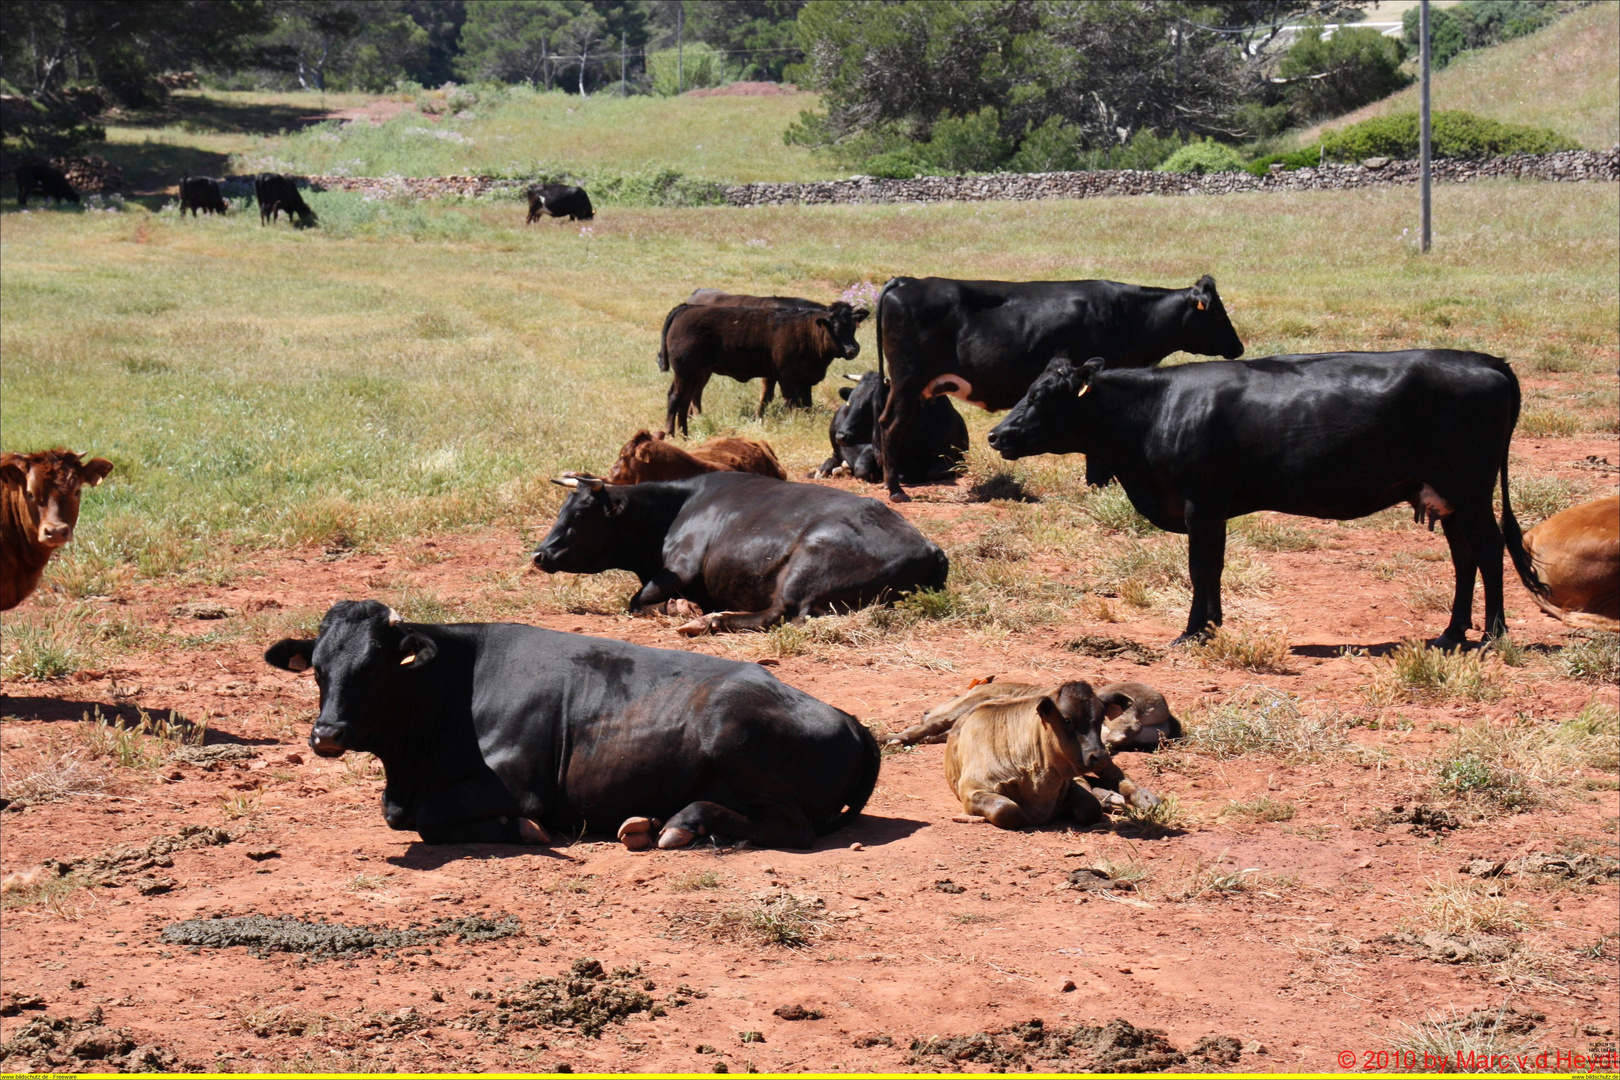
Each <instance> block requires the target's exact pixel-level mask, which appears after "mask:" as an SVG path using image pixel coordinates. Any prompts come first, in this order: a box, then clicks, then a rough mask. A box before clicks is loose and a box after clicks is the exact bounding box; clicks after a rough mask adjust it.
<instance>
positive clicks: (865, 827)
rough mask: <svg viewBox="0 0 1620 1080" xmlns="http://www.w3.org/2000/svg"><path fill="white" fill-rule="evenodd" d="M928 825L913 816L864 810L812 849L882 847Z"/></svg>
mask: <svg viewBox="0 0 1620 1080" xmlns="http://www.w3.org/2000/svg"><path fill="white" fill-rule="evenodd" d="M927 825H928V822H926V821H917V820H915V819H913V818H899V817H880V816H878V815H876V814H872V813H865V812H863V813H862V814H861V816H860V817H858V818H856V819H855V820H854V821H853V822H852V823H850V824H849V825H846V826H845V827H844V828H842V829H839V830H838V831H837V832H836V833H832V834H831V835H829V836H824V837H822V838H821V840H820V841H818V842H817V843H816V846H815V847H814V848H813V849H812V850H815V851H830V850H832V849H834V848H841V847H848V846H849V845H850V844H854V843H858V844H860V845H861V846H862V847H869V848H870V847H882V846H883V845H885V844H892V843H894V842H895V841H897V840H904V839H905V838H906V837H908V836H910V835H912V834H913V833H915V832H917V831H918V830H919V829H923V828H926V827H927Z"/></svg>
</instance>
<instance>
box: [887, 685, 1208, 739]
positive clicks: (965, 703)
mask: <svg viewBox="0 0 1620 1080" xmlns="http://www.w3.org/2000/svg"><path fill="white" fill-rule="evenodd" d="M1045 689H1047V688H1043V687H1040V686H1036V685H1035V684H1033V683H1017V682H996V677H995V676H994V675H992V676H990V677H989V678H988V679H975V680H974V681H973V684H972V685H971V686H969V687H968V689H967V692H966V693H962V694H958V695H957V696H956V697H953V698H951V700H949V701H947V702H945V703H943V704H941V705H935V706H934V707H933V708H932V709H929V710H928V711H927V712H925V713H923V717H922V719H921V720H919V721H918V722H917V723H915V724H913V725H911V726H910V727H908V728H906V729H905V730H904V731H902V732H900V733H899V734H897V735H891V736H889V738H888V739H887V740H886V741H887V742H888V743H889V745H890V746H914V745H917V744H919V743H942V742H944V741H945V739H946V737H947V736H949V735H950V733H951V729H952V728H953V727H955V726H956V722H957V721H958V720H960V719H962V717H964V716H966V715H967V714H968V713H970V712H972V711H973V710H974V709H976V708H978V706H980V705H982V704H983V703H985V702H987V701H998V700H1001V699H1004V698H1014V697H1027V696H1028V695H1030V694H1034V693H1037V692H1041V691H1043V690H1045ZM1110 694H1123V695H1124V696H1125V697H1127V698H1129V699H1130V700H1131V705H1130V707H1129V708H1127V709H1126V710H1125V711H1124V712H1122V713H1118V714H1110V715H1109V717H1108V718H1107V719H1106V720H1104V721H1103V736H1102V737H1103V746H1104V747H1105V748H1106V749H1107V750H1108V752H1109V753H1110V754H1117V753H1120V752H1121V751H1123V750H1157V749H1158V748H1159V744H1160V743H1163V742H1164V741H1166V740H1168V739H1179V738H1181V721H1179V720H1177V719H1176V718H1175V716H1174V715H1173V714H1172V713H1171V712H1170V706H1169V704H1168V703H1167V702H1166V701H1165V700H1164V695H1163V694H1161V693H1159V692H1158V691H1157V690H1155V689H1154V688H1153V687H1151V686H1148V685H1147V684H1146V683H1139V682H1120V683H1109V684H1108V685H1106V686H1104V687H1103V688H1102V689H1100V690H1098V691H1097V696H1098V697H1108V696H1109V695H1110Z"/></svg>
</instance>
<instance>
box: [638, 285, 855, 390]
mask: <svg viewBox="0 0 1620 1080" xmlns="http://www.w3.org/2000/svg"><path fill="white" fill-rule="evenodd" d="M682 303H684V304H685V305H686V306H687V307H751V308H774V309H778V310H790V311H791V310H797V311H811V310H813V311H830V310H832V308H831V306H830V305H828V304H823V303H822V302H821V301H819V300H806V299H805V298H804V297H802V296H749V295H748V294H747V293H729V292H721V291H720V290H719V289H694V290H693V291H692V295H691V296H688V297H687V298H686V299H685V300H684V301H682ZM679 310H680V309H679V308H675V309H673V310H671V311H670V313H669V314H668V315H666V316H664V333H663V336H662V337H660V338H659V339H658V370H659V371H668V370H669V324H670V320H671V319H673V318H674V317H675V312H676V311H679ZM867 314H868V312H867V310H866V309H865V308H856V309H855V323H856V325H859V324H860V322H861V320H863V319H865V318H866V316H867ZM782 400H783V401H785V402H787V403H788V404H789V405H791V406H793V407H794V408H796V409H808V408H809V407H810V388H809V387H808V386H800V385H799V384H798V383H795V382H790V381H788V380H785V379H784V380H783V381H782ZM692 411H693V412H697V413H701V412H702V411H703V393H702V391H699V392H698V394H697V395H696V396H695V397H693V398H692Z"/></svg>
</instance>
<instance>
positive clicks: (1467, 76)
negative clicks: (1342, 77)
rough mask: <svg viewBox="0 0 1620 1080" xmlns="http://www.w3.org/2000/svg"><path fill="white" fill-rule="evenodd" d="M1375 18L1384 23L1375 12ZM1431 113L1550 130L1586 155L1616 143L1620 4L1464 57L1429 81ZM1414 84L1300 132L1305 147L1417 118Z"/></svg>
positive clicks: (1574, 16) (1619, 129)
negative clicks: (1346, 130)
mask: <svg viewBox="0 0 1620 1080" xmlns="http://www.w3.org/2000/svg"><path fill="white" fill-rule="evenodd" d="M1371 17H1372V18H1376V19H1382V18H1384V17H1385V16H1384V15H1383V14H1382V13H1381V12H1379V13H1375V14H1374V15H1373V16H1371ZM1430 94H1431V100H1432V105H1433V108H1435V109H1461V110H1464V111H1466V112H1471V113H1477V114H1478V115H1480V116H1486V117H1490V118H1491V119H1492V120H1501V121H1504V122H1507V123H1514V124H1533V125H1535V126H1537V127H1548V128H1552V129H1553V130H1554V131H1556V132H1559V133H1560V134H1563V135H1568V136H1569V137H1570V138H1572V139H1574V140H1575V141H1576V142H1578V143H1580V144H1581V145H1582V146H1585V147H1588V148H1590V149H1606V148H1608V147H1610V146H1614V145H1615V144H1617V143H1620V101H1617V100H1616V98H1617V94H1620V4H1593V5H1592V6H1590V7H1588V8H1585V9H1583V10H1581V11H1577V12H1574V13H1573V14H1571V15H1567V16H1565V17H1564V18H1562V19H1559V20H1558V21H1557V22H1555V23H1553V24H1552V25H1551V26H1549V27H1547V28H1546V29H1544V30H1541V31H1539V32H1537V33H1534V34H1529V35H1527V36H1525V37H1522V38H1518V39H1516V40H1513V41H1509V42H1505V43H1504V44H1501V45H1497V46H1495V47H1493V48H1489V49H1479V50H1476V51H1473V52H1465V53H1463V54H1462V55H1461V56H1459V57H1457V59H1455V60H1453V61H1452V62H1451V63H1450V64H1449V65H1447V66H1446V67H1445V68H1444V69H1443V70H1441V71H1437V72H1435V74H1434V83H1433V86H1432V88H1431V91H1430ZM1417 107H1418V87H1417V84H1416V83H1413V84H1412V85H1411V86H1409V87H1407V88H1406V89H1405V90H1402V91H1401V92H1400V93H1398V94H1393V95H1391V96H1390V97H1387V98H1385V99H1384V100H1382V101H1378V102H1374V103H1373V104H1371V105H1368V106H1365V107H1364V108H1361V109H1358V110H1356V111H1355V112H1352V113H1348V114H1346V115H1344V116H1341V117H1338V118H1336V119H1333V120H1328V121H1324V122H1323V123H1321V124H1318V125H1316V126H1315V127H1312V128H1309V129H1306V130H1305V131H1303V132H1301V133H1300V142H1301V144H1302V145H1306V144H1309V143H1310V142H1311V141H1313V140H1314V139H1316V138H1318V137H1319V136H1320V135H1321V134H1322V132H1323V131H1325V130H1326V129H1328V128H1330V127H1332V128H1336V127H1343V126H1345V125H1346V124H1353V123H1355V122H1356V121H1358V120H1366V119H1368V118H1369V117H1374V116H1387V115H1389V114H1391V113H1400V112H1415V111H1416V110H1417Z"/></svg>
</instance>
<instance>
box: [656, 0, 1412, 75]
mask: <svg viewBox="0 0 1620 1080" xmlns="http://www.w3.org/2000/svg"><path fill="white" fill-rule="evenodd" d="M1425 2H1427V0H1425ZM675 93H676V95H677V96H678V95H680V94H684V93H686V3H685V0H675Z"/></svg>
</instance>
